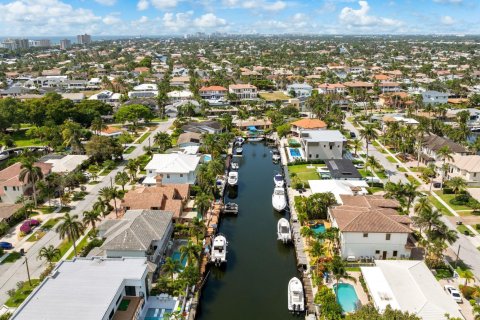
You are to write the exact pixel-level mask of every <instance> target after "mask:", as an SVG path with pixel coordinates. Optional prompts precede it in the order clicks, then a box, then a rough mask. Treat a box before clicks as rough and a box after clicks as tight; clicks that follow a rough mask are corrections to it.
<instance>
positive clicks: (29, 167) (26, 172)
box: [18, 160, 43, 207]
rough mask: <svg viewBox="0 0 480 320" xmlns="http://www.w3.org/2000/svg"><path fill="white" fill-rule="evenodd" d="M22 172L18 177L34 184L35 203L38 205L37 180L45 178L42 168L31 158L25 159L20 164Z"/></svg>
mask: <svg viewBox="0 0 480 320" xmlns="http://www.w3.org/2000/svg"><path fill="white" fill-rule="evenodd" d="M20 169H21V170H20V174H19V175H18V179H19V180H20V181H22V182H26V183H29V184H31V185H32V191H33V192H32V196H33V203H34V204H35V207H37V189H36V188H37V182H38V181H39V180H41V179H43V172H42V169H41V168H40V167H38V166H36V165H35V164H34V162H33V161H31V160H23V161H22V164H21V165H20Z"/></svg>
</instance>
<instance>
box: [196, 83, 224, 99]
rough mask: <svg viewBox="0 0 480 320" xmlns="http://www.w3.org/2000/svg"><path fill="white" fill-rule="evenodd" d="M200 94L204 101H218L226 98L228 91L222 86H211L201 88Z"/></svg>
mask: <svg viewBox="0 0 480 320" xmlns="http://www.w3.org/2000/svg"><path fill="white" fill-rule="evenodd" d="M198 92H199V93H200V96H201V97H202V99H207V100H218V99H223V98H225V96H226V95H227V92H228V90H227V88H224V87H222V86H209V87H202V88H200V90H198Z"/></svg>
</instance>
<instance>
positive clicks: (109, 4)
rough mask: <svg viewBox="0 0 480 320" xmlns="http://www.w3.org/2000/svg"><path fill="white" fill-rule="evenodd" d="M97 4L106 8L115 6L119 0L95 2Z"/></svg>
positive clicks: (96, 0)
mask: <svg viewBox="0 0 480 320" xmlns="http://www.w3.org/2000/svg"><path fill="white" fill-rule="evenodd" d="M95 2H97V3H100V4H101V5H104V6H113V5H114V4H115V3H116V2H117V0H95Z"/></svg>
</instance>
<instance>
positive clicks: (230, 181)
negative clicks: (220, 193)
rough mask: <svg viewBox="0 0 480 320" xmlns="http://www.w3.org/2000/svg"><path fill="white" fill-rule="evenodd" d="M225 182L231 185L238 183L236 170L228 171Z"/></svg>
mask: <svg viewBox="0 0 480 320" xmlns="http://www.w3.org/2000/svg"><path fill="white" fill-rule="evenodd" d="M227 183H228V184H229V185H231V186H236V185H237V183H238V172H236V171H230V172H229V173H228V179H227Z"/></svg>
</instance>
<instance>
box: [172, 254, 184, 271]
mask: <svg viewBox="0 0 480 320" xmlns="http://www.w3.org/2000/svg"><path fill="white" fill-rule="evenodd" d="M181 257H182V254H181V253H180V251H174V252H173V253H172V259H173V260H175V261H180V263H181V264H182V266H183V267H184V268H185V266H186V265H187V257H184V258H183V260H181V259H180V258H181Z"/></svg>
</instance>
